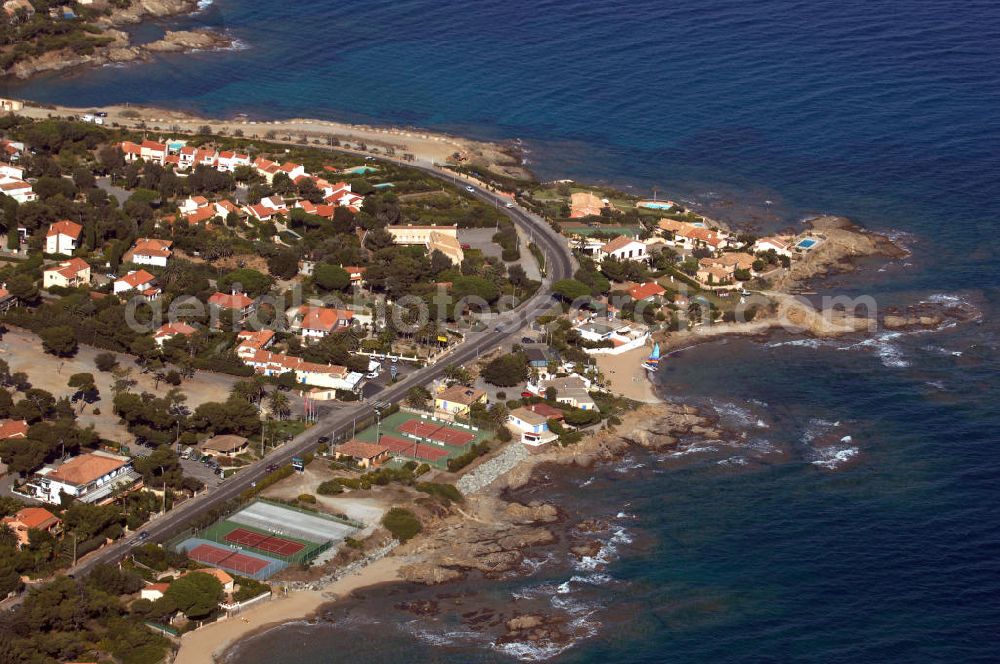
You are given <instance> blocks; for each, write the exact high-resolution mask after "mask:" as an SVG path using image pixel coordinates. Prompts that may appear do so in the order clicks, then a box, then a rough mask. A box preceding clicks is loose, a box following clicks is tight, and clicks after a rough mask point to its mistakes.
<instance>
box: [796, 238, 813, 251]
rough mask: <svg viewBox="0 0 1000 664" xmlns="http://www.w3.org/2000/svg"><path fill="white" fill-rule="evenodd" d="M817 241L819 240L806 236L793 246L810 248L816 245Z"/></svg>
mask: <svg viewBox="0 0 1000 664" xmlns="http://www.w3.org/2000/svg"><path fill="white" fill-rule="evenodd" d="M817 242H819V240H814V239H813V238H811V237H807V238H805V239H804V240H802V241H801V242H799V243H798V244H797V245H795V246H797V247H798V248H799V249H812V248H813V247H815V246H816V243H817Z"/></svg>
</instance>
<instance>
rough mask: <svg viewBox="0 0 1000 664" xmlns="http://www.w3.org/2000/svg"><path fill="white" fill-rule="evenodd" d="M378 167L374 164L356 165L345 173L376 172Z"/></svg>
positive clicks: (365, 173) (361, 173)
mask: <svg viewBox="0 0 1000 664" xmlns="http://www.w3.org/2000/svg"><path fill="white" fill-rule="evenodd" d="M377 170H378V169H377V168H373V167H372V166H355V167H354V168H348V169H347V170H346V171H344V172H345V173H351V174H352V175H367V174H368V173H374V172H375V171H377Z"/></svg>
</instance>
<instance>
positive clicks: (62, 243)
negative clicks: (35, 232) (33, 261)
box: [45, 219, 83, 256]
mask: <svg viewBox="0 0 1000 664" xmlns="http://www.w3.org/2000/svg"><path fill="white" fill-rule="evenodd" d="M82 234H83V226H81V225H80V224H78V223H76V222H73V221H69V220H68V219H63V220H62V221H57V222H55V223H54V224H52V225H51V226H49V230H48V231H46V233H45V253H47V254H64V255H66V256H69V255H71V254H72V253H73V252H74V251H76V248H77V247H78V246H80V236H81V235H82Z"/></svg>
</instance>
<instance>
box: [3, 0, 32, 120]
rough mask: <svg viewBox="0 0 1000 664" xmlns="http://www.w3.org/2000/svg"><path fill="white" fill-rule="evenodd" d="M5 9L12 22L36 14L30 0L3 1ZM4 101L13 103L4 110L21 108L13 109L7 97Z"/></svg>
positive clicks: (5, 103) (26, 18)
mask: <svg viewBox="0 0 1000 664" xmlns="http://www.w3.org/2000/svg"><path fill="white" fill-rule="evenodd" d="M3 10H4V12H5V13H6V14H7V18H8V20H10V21H11V22H14V20H15V19H18V20H28V19H30V18H31V17H32V16H34V15H35V7H34V5H32V4H31V2H29V0H7V2H5V3H3ZM3 102H4V106H6V105H7V104H10V105H11V108H3V109H2V110H3V111H9V110H20V108H18V109H13V102H9V101H8V100H6V99H4V100H3Z"/></svg>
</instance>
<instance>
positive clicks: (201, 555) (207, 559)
mask: <svg viewBox="0 0 1000 664" xmlns="http://www.w3.org/2000/svg"><path fill="white" fill-rule="evenodd" d="M187 555H188V558H191V559H192V560H197V561H198V562H200V563H207V564H209V565H219V566H224V567H228V568H230V569H237V570H240V571H242V572H248V573H250V574H256V573H257V572H259V571H261V570H262V569H264V568H265V567H267V565H268V563H267V561H266V560H261V559H260V558H253V557H252V556H247V555H244V554H242V553H237V552H236V551H232V550H230V549H226V548H223V547H220V546H212V545H211V544H199V545H198V546H196V547H194V548H193V549H191V550H190V551H188V552H187Z"/></svg>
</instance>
